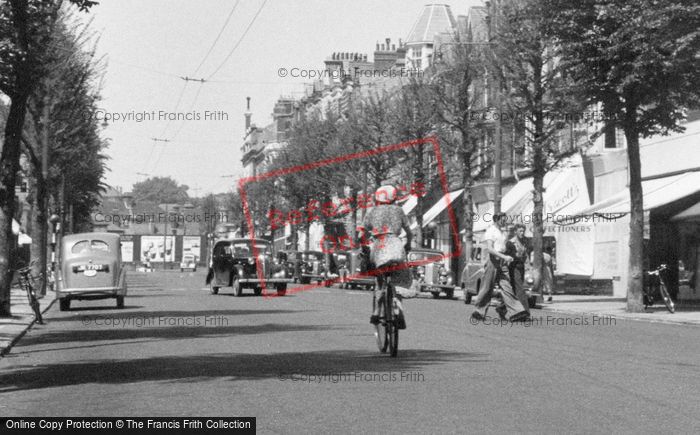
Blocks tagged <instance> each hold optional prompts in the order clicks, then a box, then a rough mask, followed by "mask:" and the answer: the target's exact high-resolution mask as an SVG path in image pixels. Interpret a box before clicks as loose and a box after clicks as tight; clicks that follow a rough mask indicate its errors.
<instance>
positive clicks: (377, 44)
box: [377, 41, 379, 51]
mask: <svg viewBox="0 0 700 435" xmlns="http://www.w3.org/2000/svg"><path fill="white" fill-rule="evenodd" d="M377 51H379V41H377Z"/></svg>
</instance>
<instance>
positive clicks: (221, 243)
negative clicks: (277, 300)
mask: <svg viewBox="0 0 700 435" xmlns="http://www.w3.org/2000/svg"><path fill="white" fill-rule="evenodd" d="M253 247H255V252H254V250H253ZM254 254H257V256H258V258H257V260H258V261H256V258H255V257H254ZM210 258H211V263H210V266H209V273H208V274H207V284H208V285H209V289H210V291H211V293H212V294H218V293H219V289H220V288H221V287H233V294H234V295H236V296H240V295H241V294H242V292H243V289H244V288H250V289H253V292H254V293H255V294H256V295H260V294H262V285H263V281H264V283H265V286H266V287H268V288H269V287H274V288H275V290H276V291H277V295H278V296H283V295H284V294H285V293H286V292H287V284H289V283H291V282H292V276H291V275H290V274H289V273H288V270H287V268H286V267H285V265H284V264H280V263H279V261H275V258H274V256H273V253H272V244H271V243H270V242H269V241H267V240H262V239H220V240H216V241H215V242H214V243H213V246H212V255H211V256H210ZM258 265H259V266H260V267H262V269H263V270H262V278H263V279H262V280H261V279H260V278H261V277H260V275H259V274H258V269H257V268H258Z"/></svg>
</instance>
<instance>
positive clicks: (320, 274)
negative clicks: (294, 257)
mask: <svg viewBox="0 0 700 435" xmlns="http://www.w3.org/2000/svg"><path fill="white" fill-rule="evenodd" d="M299 269H300V274H299V282H300V283H302V284H309V283H310V282H311V281H316V282H317V283H319V284H321V282H323V281H324V280H325V279H326V278H327V274H326V258H325V255H324V254H323V252H320V251H302V252H301V253H300V261H299Z"/></svg>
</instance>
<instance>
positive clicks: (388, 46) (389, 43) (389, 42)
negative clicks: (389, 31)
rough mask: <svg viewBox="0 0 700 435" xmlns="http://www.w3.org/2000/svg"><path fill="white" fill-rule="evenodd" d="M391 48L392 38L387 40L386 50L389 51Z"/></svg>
mask: <svg viewBox="0 0 700 435" xmlns="http://www.w3.org/2000/svg"><path fill="white" fill-rule="evenodd" d="M390 48H391V38H386V50H387V51H389V49H390Z"/></svg>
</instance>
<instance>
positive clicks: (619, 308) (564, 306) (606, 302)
mask: <svg viewBox="0 0 700 435" xmlns="http://www.w3.org/2000/svg"><path fill="white" fill-rule="evenodd" d="M537 308H541V309H542V310H543V311H553V312H559V313H567V314H590V315H598V316H612V317H614V318H617V319H628V320H641V321H646V322H659V323H672V324H682V325H700V301H685V302H684V301H680V302H678V303H676V312H675V313H673V314H671V313H670V312H669V311H668V310H667V309H666V306H665V305H663V303H661V302H660V301H659V303H657V305H654V306H653V307H650V308H649V310H648V311H647V312H644V313H628V312H627V311H626V308H627V300H626V299H625V298H619V297H614V296H582V295H554V297H553V298H552V302H551V303H545V304H541V305H538V306H537Z"/></svg>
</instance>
